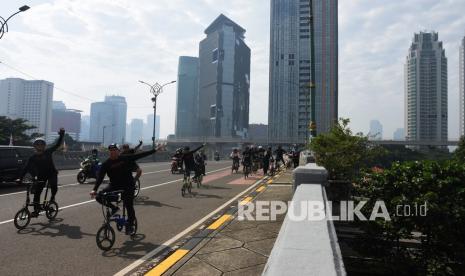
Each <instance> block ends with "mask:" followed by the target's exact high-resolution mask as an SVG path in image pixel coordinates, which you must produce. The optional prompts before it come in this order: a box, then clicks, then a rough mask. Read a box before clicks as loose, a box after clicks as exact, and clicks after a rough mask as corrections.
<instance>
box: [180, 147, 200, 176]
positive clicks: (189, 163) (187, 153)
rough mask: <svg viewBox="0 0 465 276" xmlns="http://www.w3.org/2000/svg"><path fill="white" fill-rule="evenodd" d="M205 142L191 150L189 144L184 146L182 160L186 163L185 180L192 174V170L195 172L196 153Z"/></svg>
mask: <svg viewBox="0 0 465 276" xmlns="http://www.w3.org/2000/svg"><path fill="white" fill-rule="evenodd" d="M204 146H205V144H203V145H201V146H200V147H198V148H196V149H194V150H192V151H191V150H190V148H189V147H188V146H186V147H184V150H183V152H182V156H181V160H182V162H183V163H184V180H186V179H187V178H188V177H190V175H191V171H194V172H195V161H194V153H196V152H197V151H198V150H200V149H201V148H203V147H204Z"/></svg>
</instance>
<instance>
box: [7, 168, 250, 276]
mask: <svg viewBox="0 0 465 276" xmlns="http://www.w3.org/2000/svg"><path fill="white" fill-rule="evenodd" d="M230 165H231V162H230V161H220V162H214V161H210V162H208V165H207V172H208V175H207V176H206V177H205V182H206V184H207V185H208V186H209V188H208V189H207V188H203V189H200V190H199V189H194V192H195V195H194V196H189V197H185V198H182V197H181V192H180V188H181V179H182V176H181V175H178V174H176V175H172V174H171V172H170V170H169V167H170V164H169V163H166V162H163V163H144V164H141V167H142V169H143V171H144V174H143V176H142V177H141V186H142V191H141V193H140V195H139V197H138V198H137V199H136V201H135V209H136V216H137V219H138V222H139V230H138V233H139V234H138V235H137V237H136V239H135V240H131V239H130V238H129V237H128V236H126V235H124V233H118V232H117V234H116V242H115V245H114V246H113V249H112V250H110V251H108V252H102V251H101V250H100V249H99V248H98V247H97V245H96V242H95V234H96V233H97V230H98V228H99V227H100V226H101V225H102V222H103V215H102V211H101V210H102V209H101V207H100V205H99V204H98V203H97V202H95V201H94V200H91V199H90V196H89V192H90V190H91V189H92V187H93V181H91V182H90V183H88V184H87V183H86V184H77V181H76V174H77V170H66V171H60V174H59V184H60V185H61V187H60V188H59V191H58V195H57V202H58V204H59V205H60V208H61V210H60V212H59V213H58V216H57V219H56V220H55V221H53V222H49V221H48V219H47V218H46V217H45V216H44V215H41V216H40V217H39V218H33V219H32V220H31V223H30V225H29V226H28V227H27V228H26V229H24V230H22V231H18V230H16V228H15V227H14V225H13V222H12V219H13V217H14V215H15V213H16V212H17V211H18V210H19V209H20V208H21V207H22V205H23V204H24V201H25V197H26V194H25V192H24V191H23V188H22V187H18V186H17V185H4V184H3V185H2V184H0V275H19V274H22V275H112V274H114V273H117V272H119V271H120V270H121V269H123V268H125V267H127V266H128V265H130V264H131V263H133V262H134V261H136V260H138V259H140V258H142V257H143V256H144V255H146V254H147V253H149V252H150V251H152V250H154V249H156V248H157V247H158V246H159V245H161V244H162V243H163V242H165V241H167V240H169V239H171V238H173V237H174V236H176V235H177V234H178V233H180V232H182V231H183V230H185V229H186V228H188V227H189V226H191V225H192V224H194V223H196V222H197V221H198V220H200V219H201V218H203V217H204V216H206V215H207V214H209V213H210V212H212V211H213V210H215V209H217V208H218V207H219V206H221V205H223V204H224V203H225V202H227V201H228V200H230V199H231V198H233V197H235V196H236V195H237V194H239V193H241V192H242V191H244V190H246V189H247V188H248V187H250V185H252V182H254V181H253V180H250V181H243V180H242V176H241V175H240V174H239V175H235V174H234V175H231V174H230ZM102 186H104V185H102ZM115 229H116V228H115Z"/></svg>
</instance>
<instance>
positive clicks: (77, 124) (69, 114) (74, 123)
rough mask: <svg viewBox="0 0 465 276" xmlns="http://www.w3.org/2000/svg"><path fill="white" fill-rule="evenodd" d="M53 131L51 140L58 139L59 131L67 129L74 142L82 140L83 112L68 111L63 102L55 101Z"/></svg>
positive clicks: (53, 104)
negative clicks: (80, 135) (80, 136)
mask: <svg viewBox="0 0 465 276" xmlns="http://www.w3.org/2000/svg"><path fill="white" fill-rule="evenodd" d="M52 106H53V108H52V129H51V132H50V138H51V140H54V139H56V138H58V133H57V132H58V130H59V129H60V128H62V127H63V128H65V129H66V133H67V134H68V135H69V136H71V138H73V139H74V140H80V138H79V134H80V132H81V112H82V111H80V110H76V109H67V108H66V105H65V104H64V103H63V102H62V101H53V103H52Z"/></svg>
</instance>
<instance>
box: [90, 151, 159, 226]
mask: <svg viewBox="0 0 465 276" xmlns="http://www.w3.org/2000/svg"><path fill="white" fill-rule="evenodd" d="M161 148H162V147H161V146H158V147H157V148H156V149H152V150H149V151H145V152H141V153H137V154H121V155H120V151H119V149H118V146H117V145H116V144H111V145H109V146H108V150H109V152H110V157H109V158H108V159H107V160H106V161H105V162H103V164H102V167H101V169H100V173H99V178H98V179H97V182H96V183H95V186H94V189H93V190H92V191H91V192H90V195H91V197H92V198H94V197H96V200H97V202H99V203H100V204H102V205H105V206H107V207H109V208H111V210H112V212H111V215H114V214H116V212H118V209H119V208H118V207H116V206H115V205H113V204H112V203H111V202H107V201H105V200H104V197H103V194H104V193H107V192H111V191H116V190H124V192H123V194H122V199H123V202H124V206H125V207H126V210H127V211H128V222H127V225H126V234H127V235H130V234H132V232H133V231H134V227H133V225H134V220H135V217H136V213H135V210H134V189H135V187H134V178H133V176H132V167H131V166H132V165H133V163H134V162H135V161H136V160H137V159H140V158H143V157H146V156H149V155H151V154H154V153H155V152H157V151H159V150H160V149H161ZM106 174H107V175H108V177H109V178H110V183H109V184H108V186H106V187H105V188H104V189H102V190H101V191H100V192H99V193H98V194H97V190H98V188H99V186H100V184H102V182H103V179H104V178H105V175H106Z"/></svg>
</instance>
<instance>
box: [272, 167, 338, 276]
mask: <svg viewBox="0 0 465 276" xmlns="http://www.w3.org/2000/svg"><path fill="white" fill-rule="evenodd" d="M327 177H328V173H327V171H326V169H325V168H323V167H320V166H317V165H316V164H314V163H309V164H307V165H305V166H301V167H298V168H297V169H295V170H294V172H293V179H294V191H295V192H294V196H293V198H292V201H291V202H290V204H289V207H290V208H288V213H287V215H286V218H285V219H284V223H283V225H282V226H281V229H280V231H279V234H278V238H277V239H276V242H275V244H274V247H273V250H272V251H271V254H270V257H269V258H268V262H267V263H266V266H265V268H264V271H263V275H265V276H278V275H322V276H331V275H334V276H344V275H346V271H345V268H344V263H343V260H342V255H341V250H340V248H339V243H338V240H337V236H336V231H335V228H334V224H333V222H332V220H331V216H332V214H331V210H330V208H329V207H328V206H329V204H328V198H327V196H326V191H325V185H326V183H327ZM309 183H310V184H309ZM315 202H319V203H322V206H324V212H323V213H324V218H319V219H316V218H315V217H313V218H312V216H311V215H310V213H308V212H307V216H305V218H304V219H303V220H302V219H297V217H299V216H301V215H302V214H303V213H304V212H305V211H306V210H309V208H308V206H309V204H314V203H315ZM303 203H307V204H306V205H305V204H304V205H303ZM310 206H312V205H310ZM302 208H305V209H302Z"/></svg>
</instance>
